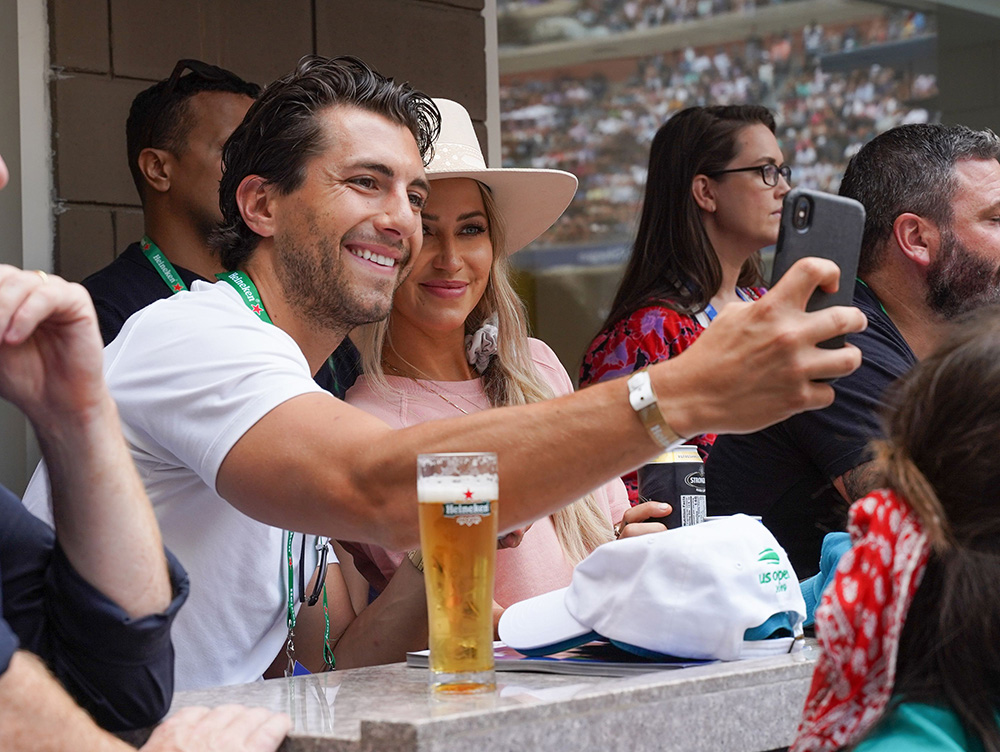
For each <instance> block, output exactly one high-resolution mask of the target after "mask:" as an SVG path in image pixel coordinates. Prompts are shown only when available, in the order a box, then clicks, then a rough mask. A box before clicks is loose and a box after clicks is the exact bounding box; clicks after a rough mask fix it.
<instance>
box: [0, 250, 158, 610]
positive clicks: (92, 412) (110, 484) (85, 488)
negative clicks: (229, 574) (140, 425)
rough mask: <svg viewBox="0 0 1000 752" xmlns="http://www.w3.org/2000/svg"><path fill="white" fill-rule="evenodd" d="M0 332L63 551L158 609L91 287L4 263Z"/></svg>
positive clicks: (126, 598) (107, 590)
mask: <svg viewBox="0 0 1000 752" xmlns="http://www.w3.org/2000/svg"><path fill="white" fill-rule="evenodd" d="M0 335H2V338H0V397H2V398H4V399H7V400H9V401H11V402H12V403H14V405H16V406H17V407H19V408H20V409H21V410H22V411H23V412H24V413H25V415H27V417H28V419H29V420H30V421H31V423H32V425H33V426H34V428H35V432H36V434H37V436H38V441H39V445H40V446H41V449H42V454H43V455H44V457H45V460H46V463H47V465H48V468H49V477H50V479H51V485H52V500H53V501H52V504H53V513H54V517H55V527H56V531H57V537H58V540H59V543H60V545H61V547H62V550H63V552H64V553H65V554H66V558H67V559H68V560H69V562H70V563H71V564H72V565H73V567H74V569H75V570H76V571H77V572H78V573H79V574H80V575H81V576H82V577H83V579H85V580H86V581H87V582H88V583H90V584H91V585H92V586H93V587H95V588H97V589H98V590H100V591H101V592H102V593H103V594H104V595H106V596H107V597H108V598H110V599H111V600H113V601H115V602H116V603H118V604H120V605H121V606H122V608H123V609H125V611H126V612H127V613H128V614H129V616H130V617H133V618H137V617H141V616H145V615H147V614H152V613H157V612H160V611H163V610H164V609H166V607H167V606H168V605H169V604H170V602H171V600H172V597H173V595H172V588H171V584H170V578H169V576H168V573H167V563H166V558H165V556H164V552H163V545H162V543H161V540H160V533H159V529H158V527H157V525H156V518H155V517H154V516H153V510H152V507H151V506H150V504H149V501H148V500H147V498H146V493H145V490H144V489H143V486H142V483H141V482H140V480H139V476H138V474H137V473H136V471H135V467H134V466H133V464H132V460H131V458H130V457H129V454H128V450H127V448H126V446H125V441H124V439H123V438H122V434H121V427H120V425H119V422H118V412H117V410H116V408H115V404H114V401H113V400H112V399H111V396H110V394H109V393H108V390H107V388H106V386H105V385H104V379H103V376H102V374H101V362H102V344H101V338H100V334H99V333H98V328H97V319H96V316H95V314H94V308H93V305H91V302H90V296H89V295H88V294H87V291H86V290H84V289H83V288H82V287H81V286H80V285H76V284H71V283H69V282H66V281H64V280H62V279H60V278H58V277H49V276H46V275H45V274H44V273H41V272H24V271H21V270H20V269H16V268H14V267H10V266H0ZM123 562H127V563H128V565H127V566H123V565H122V563H123Z"/></svg>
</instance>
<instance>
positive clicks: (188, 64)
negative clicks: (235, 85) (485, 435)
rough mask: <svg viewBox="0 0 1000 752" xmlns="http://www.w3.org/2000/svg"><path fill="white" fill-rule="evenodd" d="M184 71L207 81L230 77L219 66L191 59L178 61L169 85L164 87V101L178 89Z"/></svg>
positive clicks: (168, 82)
mask: <svg viewBox="0 0 1000 752" xmlns="http://www.w3.org/2000/svg"><path fill="white" fill-rule="evenodd" d="M184 71H191V75H192V76H197V77H198V78H201V79H204V80H206V81H223V80H225V79H227V78H228V77H229V76H228V75H227V74H226V72H225V71H224V70H222V68H220V67H219V66H217V65H209V64H208V63H203V62H201V60H193V59H191V58H185V59H183V60H178V61H177V65H175V66H174V72H173V73H171V74H170V78H168V79H167V85H166V86H165V87H163V95H162V96H163V98H164V99H167V98H169V97H170V95H171V94H173V93H174V89H176V88H177V83H178V82H179V81H180V80H181V76H182V75H183V74H184Z"/></svg>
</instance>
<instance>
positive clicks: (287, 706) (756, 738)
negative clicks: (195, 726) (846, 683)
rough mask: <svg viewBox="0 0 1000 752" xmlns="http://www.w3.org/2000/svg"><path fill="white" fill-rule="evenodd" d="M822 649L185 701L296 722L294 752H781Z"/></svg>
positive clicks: (252, 687) (278, 682)
mask: <svg viewBox="0 0 1000 752" xmlns="http://www.w3.org/2000/svg"><path fill="white" fill-rule="evenodd" d="M816 654H817V651H816V648H814V647H811V646H810V647H807V648H806V649H805V650H803V651H801V652H799V653H796V654H793V655H784V656H777V657H772V658H761V659H754V660H746V661H738V662H734V663H716V664H710V665H705V666H697V667H692V668H685V669H675V670H671V671H658V672H653V673H648V674H642V675H638V676H630V677H627V678H607V677H591V676H567V675H558V674H541V673H523V672H510V671H504V672H498V673H497V691H496V692H495V693H490V694H483V695H470V696H464V697H463V696H450V695H436V694H433V693H431V691H430V690H429V689H428V686H427V671H426V669H416V668H408V667H406V666H405V665H404V664H402V663H397V664H391V665H388V666H374V667H371V668H363V669H353V670H349V671H334V672H331V673H326V674H319V675H314V676H303V677H296V678H292V679H272V680H270V681H264V682H256V683H254V684H244V685H240V686H235V687H221V688H216V689H209V690H196V691H189V692H181V693H178V694H177V696H176V697H175V699H174V704H173V707H172V710H177V709H179V708H182V707H185V706H188V705H210V706H211V705H221V704H225V703H233V702H236V703H243V704H247V705H259V706H264V707H267V708H270V709H272V710H277V711H282V712H285V713H288V714H289V715H290V716H291V717H292V720H293V722H294V726H293V730H292V732H291V734H290V736H289V739H288V740H287V741H286V742H285V743H284V745H283V746H282V748H281V749H282V751H283V752H307V751H308V752H375V751H376V750H379V751H383V750H398V751H399V752H431V751H433V752H452V751H453V752H459V751H461V752H467V751H468V750H475V752H494V751H496V752H526V751H528V750H531V751H535V750H537V751H539V752H545V751H548V750H552V751H553V752H570V751H575V750H588V749H594V750H608V749H628V750H629V752H642V751H643V750H685V752H699V751H700V750H705V751H706V752H707V751H708V750H711V751H712V752H716V751H717V750H727V751H731V752H739V751H740V750H746V751H748V752H749V751H751V750H771V749H774V748H777V747H784V746H787V745H788V744H789V743H790V742H791V740H792V736H793V735H794V733H795V729H796V726H797V724H798V719H799V715H800V713H801V710H802V705H803V703H804V701H805V697H806V693H807V691H808V688H809V681H810V677H811V676H812V669H813V664H814V662H815V658H816Z"/></svg>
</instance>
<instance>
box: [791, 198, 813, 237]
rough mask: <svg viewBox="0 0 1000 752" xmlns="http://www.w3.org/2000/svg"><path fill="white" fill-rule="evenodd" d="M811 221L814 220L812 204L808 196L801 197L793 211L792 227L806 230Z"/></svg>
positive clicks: (796, 201)
mask: <svg viewBox="0 0 1000 752" xmlns="http://www.w3.org/2000/svg"><path fill="white" fill-rule="evenodd" d="M810 219H812V202H811V201H810V200H809V199H808V197H806V196H799V197H798V198H797V199H796V200H795V206H794V207H793V209H792V227H794V228H795V229H796V230H805V229H806V228H807V227H809V220H810Z"/></svg>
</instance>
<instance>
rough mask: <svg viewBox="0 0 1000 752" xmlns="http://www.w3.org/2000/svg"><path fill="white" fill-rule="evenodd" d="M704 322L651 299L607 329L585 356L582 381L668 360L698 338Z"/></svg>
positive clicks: (620, 374)
mask: <svg viewBox="0 0 1000 752" xmlns="http://www.w3.org/2000/svg"><path fill="white" fill-rule="evenodd" d="M701 331H702V326H701V324H699V323H698V321H697V320H696V319H695V318H694V317H693V316H689V315H688V314H685V313H678V312H677V311H675V310H673V309H672V308H668V307H667V306H666V305H663V304H658V303H651V304H649V305H645V306H643V307H641V308H637V309H636V310H635V311H633V312H632V313H631V314H629V315H628V316H627V317H625V318H623V319H620V320H618V321H617V322H615V323H614V324H613V325H611V326H610V327H608V328H606V329H604V330H603V331H601V332H600V334H598V335H597V336H596V337H595V338H594V339H593V341H592V342H591V343H590V347H588V348H587V351H586V353H585V354H584V357H583V366H582V368H581V372H580V383H581V384H590V383H594V382H597V381H604V380H606V379H609V378H615V377H618V376H624V375H627V374H630V373H632V372H633V371H636V370H638V369H639V368H644V367H645V366H647V365H650V364H651V363H657V362H659V361H661V360H668V359H670V358H672V357H674V356H675V355H677V354H679V353H680V352H681V351H682V350H684V349H685V348H686V347H687V346H688V345H689V344H690V343H691V342H693V341H694V340H695V339H697V337H698V335H699V334H700V333H701Z"/></svg>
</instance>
